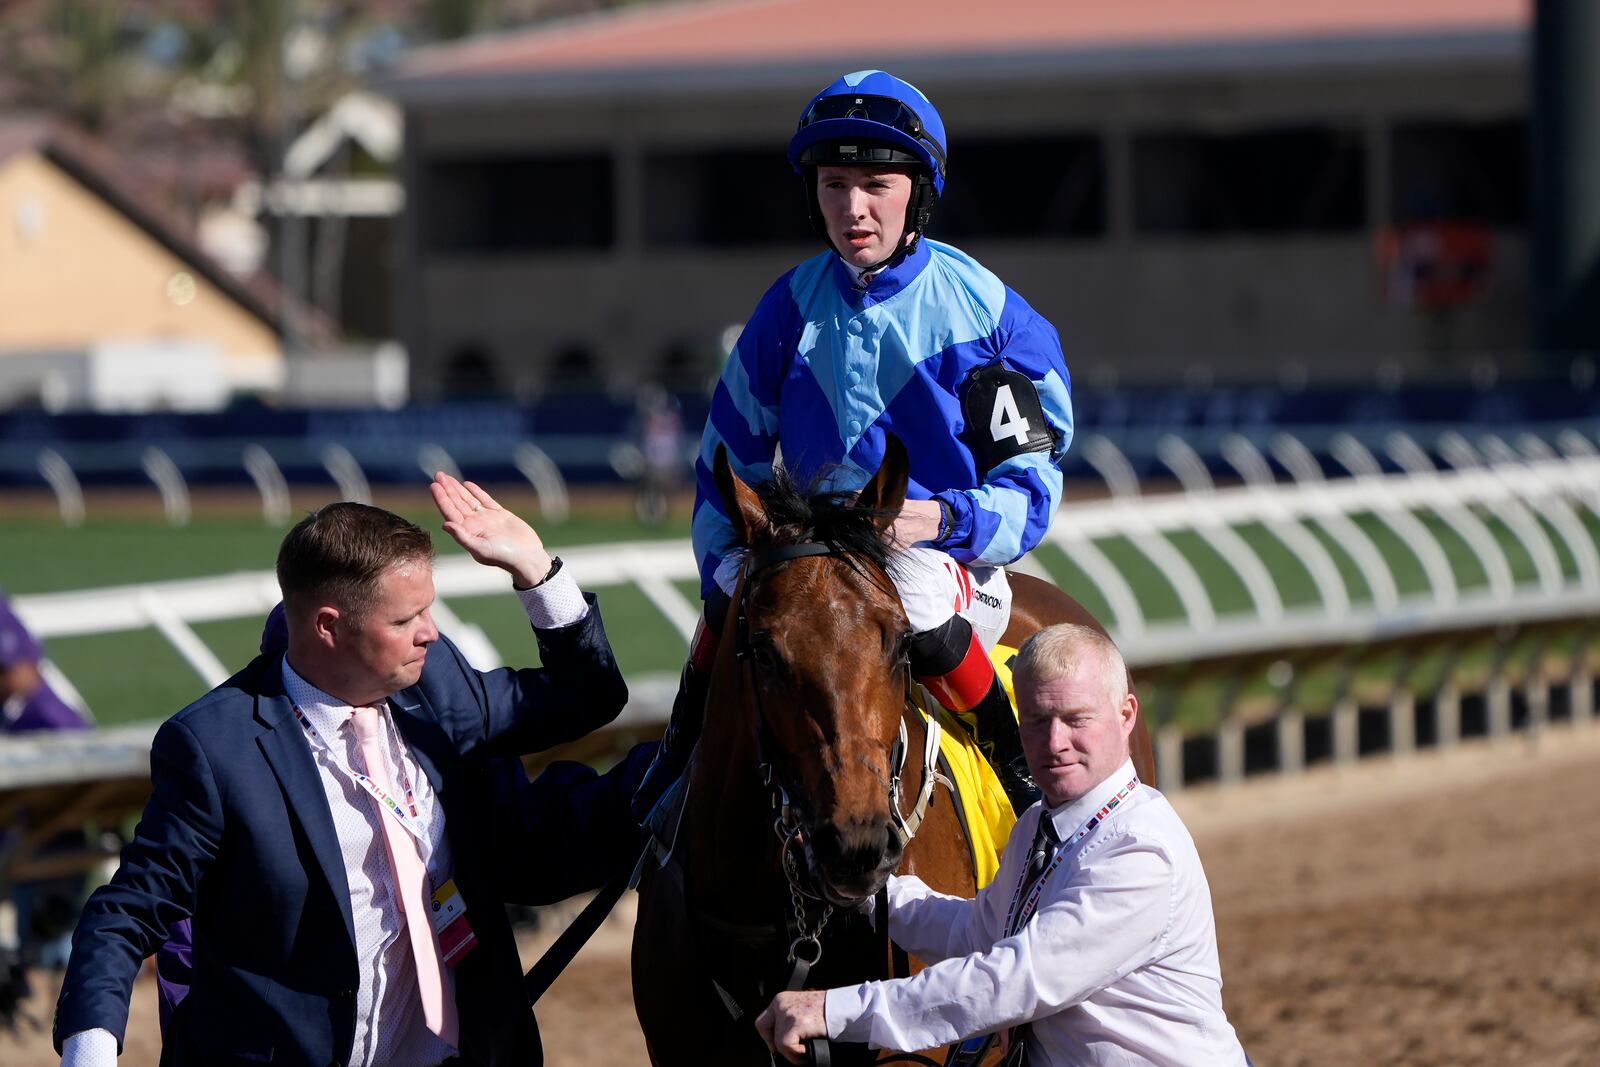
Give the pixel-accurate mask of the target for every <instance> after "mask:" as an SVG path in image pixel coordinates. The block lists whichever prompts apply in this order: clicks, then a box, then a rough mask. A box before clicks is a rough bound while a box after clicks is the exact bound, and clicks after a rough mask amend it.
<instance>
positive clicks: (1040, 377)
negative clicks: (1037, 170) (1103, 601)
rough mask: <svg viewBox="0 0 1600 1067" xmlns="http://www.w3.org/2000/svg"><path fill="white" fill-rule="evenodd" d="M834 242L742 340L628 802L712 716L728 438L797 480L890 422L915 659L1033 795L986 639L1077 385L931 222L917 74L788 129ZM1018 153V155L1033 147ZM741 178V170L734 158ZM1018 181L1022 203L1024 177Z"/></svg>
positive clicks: (1047, 342)
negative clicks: (720, 463) (696, 595)
mask: <svg viewBox="0 0 1600 1067" xmlns="http://www.w3.org/2000/svg"><path fill="white" fill-rule="evenodd" d="M788 158H789V163H790V164H791V166H793V168H794V169H795V171H796V172H797V173H798V174H799V175H800V177H801V180H802V183H803V184H802V189H803V195H804V197H805V203H806V208H807V210H808V212H809V214H810V217H811V222H812V226H813V228H814V229H815V230H816V232H817V234H818V236H819V237H821V239H822V241H823V243H824V245H825V246H826V249H827V250H826V251H824V252H823V253H822V254H820V255H818V256H815V257H813V258H811V259H809V260H807V261H805V262H804V263H802V264H800V265H799V266H798V267H796V268H794V269H793V270H791V271H790V272H789V273H787V274H785V275H784V276H783V277H781V278H779V279H778V281H777V282H776V283H775V284H774V285H773V286H772V287H771V288H770V289H768V291H767V293H766V295H765V296H763V297H762V298H761V302H760V304H758V305H757V307H756V310H755V314H754V315H753V316H752V317H751V319H750V321H749V323H748V324H747V325H746V327H745V329H744V332H743V334H742V335H741V336H740V338H739V340H738V343H737V344H736V345H735V347H734V350H733V352H732V353H731V354H730V355H729V357H728V362H727V366H726V367H725V369H724V370H723V373H722V378H721V380H720V382H719V383H718V385H717V388H716V392H715V395H714V396H713V398H712V403H711V415H710V418H709V419H708V420H707V422H706V427H705V431H704V434H703V436H702V437H701V444H700V457H699V461H698V463H697V464H696V466H695V471H696V487H695V488H696V491H695V510H694V548H695V555H696V558H697V560H698V562H699V566H700V586H701V596H702V597H703V598H704V599H705V611H704V615H703V617H702V619H701V622H700V625H699V627H698V629H697V631H696V635H695V638H694V642H693V645H692V648H691V651H690V655H689V660H688V663H687V664H686V665H685V667H684V671H683V677H682V680H681V681H680V684H679V694H678V699H677V701H676V702H675V704H674V707H673V711H672V719H671V723H670V725H669V726H668V728H667V733H666V735H665V737H664V738H663V741H662V748H661V755H660V756H659V758H658V764H659V765H658V767H656V768H654V769H652V771H651V774H650V776H649V777H648V778H647V779H646V784H645V788H644V790H642V791H641V794H640V797H639V798H638V802H637V803H636V805H635V810H636V811H637V812H638V813H639V814H640V815H641V817H647V818H650V821H652V822H656V821H658V818H657V817H652V816H650V814H649V813H650V812H651V811H652V810H654V811H655V812H657V813H658V815H659V813H660V812H664V811H666V810H669V809H671V808H672V807H673V805H671V804H665V805H662V804H659V803H658V801H659V798H660V797H661V796H662V795H663V794H664V793H666V792H667V791H668V787H669V786H670V785H671V783H672V782H674V781H677V780H679V779H680V778H681V776H682V771H683V768H684V767H685V766H686V765H687V763H688V759H689V754H690V752H691V750H692V749H693V747H694V742H695V740H696V739H697V738H698V736H699V733H700V729H701V726H702V723H703V717H704V710H705V699H706V693H707V690H708V688H709V679H710V669H711V664H712V662H713V661H714V658H715V650H716V645H717V634H718V631H719V630H720V629H721V626H722V623H723V618H724V616H725V615H726V613H727V605H728V598H729V595H730V594H731V592H732V590H733V588H734V584H735V582H736V581H737V579H738V574H739V567H740V565H741V563H742V556H741V554H740V553H739V552H737V551H735V546H733V545H732V544H731V526H730V523H729V521H728V518H727V516H726V515H724V514H723V513H722V501H721V499H720V496H719V494H718V490H717V487H716V484H715V480H714V477H713V474H712V469H713V465H714V461H715V458H716V455H717V452H718V451H719V450H724V449H725V450H726V452H727V457H728V461H729V463H730V465H731V466H732V468H733V470H734V472H735V473H736V474H738V475H739V477H741V478H742V479H744V480H745V481H747V482H750V483H760V482H764V481H766V480H768V478H769V477H770V474H771V471H772V467H773V464H774V463H775V462H777V461H778V456H779V452H780V449H781V455H782V459H781V462H782V463H783V465H784V467H785V468H786V469H787V470H788V471H789V473H790V474H791V475H792V476H793V478H794V480H795V481H796V482H797V483H798V484H800V485H802V486H804V485H807V484H808V483H813V482H815V484H817V485H818V486H819V488H821V489H822V490H825V491H834V492H842V493H853V492H856V491H859V490H860V489H861V487H862V486H863V485H865V484H866V481H867V478H868V477H869V476H870V474H871V472H873V471H875V470H877V468H878V466H879V465H880V463H881V462H882V459H883V455H884V448H885V443H884V442H885V440H886V435H887V434H889V433H891V432H892V433H894V434H895V435H896V436H898V437H899V438H900V439H901V440H902V441H903V442H904V443H905V446H906V450H907V453H908V455H909V457H910V462H911V484H910V487H909V491H908V493H907V501H906V504H905V506H904V508H903V509H902V511H901V512H900V515H899V518H898V519H896V520H895V522H894V525H893V528H892V530H891V536H892V537H893V539H894V540H895V542H896V543H897V544H898V545H899V546H900V547H902V548H904V549H906V551H905V552H903V553H902V554H901V556H900V557H899V559H898V560H897V565H896V567H895V568H893V570H892V577H893V580H894V582H895V586H896V589H897V590H898V592H899V594H900V599H901V602H902V604H903V605H904V607H905V611H906V616H907V618H908V620H909V621H910V623H911V627H912V630H913V631H914V632H915V637H914V639H913V641H912V644H911V648H910V658H911V667H912V672H913V674H915V675H916V676H917V679H918V681H920V682H922V683H923V684H924V685H926V686H927V687H928V688H929V689H930V690H931V691H932V692H933V693H934V695H935V696H936V697H938V698H939V700H940V702H941V703H943V704H944V705H945V706H946V707H948V708H950V710H951V711H953V712H955V713H956V714H957V715H958V716H959V717H960V718H961V719H962V721H963V723H964V724H965V725H966V726H967V727H968V729H969V730H971V731H972V733H973V736H974V738H975V739H976V740H977V742H978V745H979V747H980V748H981V749H983V751H984V753H985V755H986V756H987V757H988V758H989V761H990V763H991V764H992V765H993V766H994V768H995V770H996V772H997V773H998V775H999V777H1000V781H1001V784H1002V785H1003V786H1004V787H1005V789H1006V793H1007V795H1008V796H1009V797H1010V798H1011V802H1012V806H1013V807H1014V808H1015V809H1016V810H1017V811H1019V812H1020V811H1022V810H1024V809H1026V808H1027V807H1028V805H1029V804H1031V803H1032V802H1033V800H1034V799H1035V798H1036V797H1037V795H1038V793H1037V790H1036V789H1035V788H1034V787H1033V784H1032V783H1031V782H1030V781H1029V780H1028V773H1027V767H1026V765H1025V763H1024V760H1023V757H1022V748H1021V743H1020V741H1019V740H1018V736H1017V720H1016V717H1015V714H1014V713H1013V711H1012V709H1011V702H1010V699H1009V698H1008V697H1007V695H1006V693H1005V690H1004V688H1003V687H1002V686H1001V684H1000V682H999V680H998V679H997V678H996V676H995V673H994V669H993V666H992V665H991V664H990V661H989V655H988V649H989V648H991V647H992V646H993V645H994V643H995V642H996V641H998V640H999V637H1000V635H1001V634H1003V633H1004V632H1005V628H1006V624H1007V622H1008V621H1009V618H1010V605H1011V590H1010V586H1009V585H1008V583H1007V581H1006V576H1005V570H1004V566H1005V564H1008V563H1011V562H1013V561H1015V560H1016V559H1018V558H1019V557H1020V556H1022V555H1023V554H1024V553H1026V552H1028V551H1029V550H1031V549H1032V548H1033V547H1034V546H1035V545H1037V544H1038V543H1039V541H1040V540H1041V539H1042V538H1043V537H1044V534H1045V532H1046V531H1047V530H1048V528H1049V525H1050V520H1051V517H1052V516H1053V515H1054V514H1055V511H1056V507H1057V505H1058V504H1059V503H1060V500H1061V470H1060V464H1061V461H1062V460H1063V459H1064V458H1065V456H1066V452H1067V448H1068V446H1069V444H1070V443H1071V441H1072V399H1071V387H1070V381H1069V377H1068V373H1067V367H1066V363H1065V361H1064V359H1063V357H1062V354H1061V344H1060V341H1059V339H1058V338H1057V336H1056V331H1055V328H1054V327H1053V326H1051V325H1050V323H1049V322H1047V321H1045V319H1044V318H1043V317H1042V316H1040V315H1039V314H1038V313H1037V312H1036V311H1034V310H1033V308H1031V307H1030V306H1029V305H1028V304H1027V302H1026V301H1025V300H1023V299H1022V297H1020V296H1018V295H1017V294H1016V293H1015V292H1013V291H1012V290H1010V289H1009V288H1007V287H1006V286H1005V284H1004V283H1003V282H1001V280H1000V279H999V278H997V277H995V275H994V274H992V273H991V272H990V271H988V270H986V269H985V268H984V267H983V266H982V265H981V264H979V263H978V262H977V261H976V260H974V259H973V258H972V257H971V256H968V255H967V254H966V253H964V252H962V251H961V250H960V249H957V248H954V247H952V246H950V245H947V244H941V243H939V242H937V241H933V240H930V239H929V238H928V237H927V236H926V231H927V229H928V226H929V221H930V219H931V217H932V214H933V208H934V205H935V203H936V202H937V201H938V199H939V196H940V195H941V194H942V193H943V191H944V182H945V167H946V158H947V150H946V139H945V131H944V123H943V121H942V120H941V119H940V117H939V113H938V112H937V111H936V110H935V109H934V106H933V104H932V103H930V102H929V100H928V98H927V97H926V96H924V95H923V94H922V92H921V91H920V90H918V89H917V88H916V87H915V86H913V85H911V84H910V83H908V82H905V81H902V80H901V79H899V78H896V77H894V76H893V75H891V74H887V73H885V72H884V71H881V70H864V71H857V72H856V73H854V74H847V75H845V76H844V77H842V78H840V79H838V80H837V81H835V82H833V83H832V84H831V85H829V86H827V87H826V88H824V89H823V90H822V91H821V92H820V93H818V94H817V95H816V96H815V97H813V98H812V99H811V101H810V102H809V103H808V104H807V105H806V107H805V109H804V111H803V112H802V113H801V117H800V122H799V127H798V129H797V130H796V131H795V133H794V135H793V137H792V138H791V139H790V141H789V150H788ZM1031 165H1033V164H1031V163H1030V162H1029V161H1028V160H1018V161H1017V166H1018V168H1019V173H1023V174H1025V173H1026V168H1027V167H1029V166H1031ZM724 178H725V180H726V181H728V182H737V181H739V180H740V175H739V174H737V173H733V172H730V173H728V174H726V175H724ZM1018 187H1019V190H1023V191H1022V192H1020V193H1019V203H1018V204H1015V205H1008V206H1007V209H1008V210H1027V203H1026V191H1025V190H1026V182H1025V181H1024V180H1022V179H1019V186H1018Z"/></svg>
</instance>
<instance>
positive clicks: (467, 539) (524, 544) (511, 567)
mask: <svg viewBox="0 0 1600 1067" xmlns="http://www.w3.org/2000/svg"><path fill="white" fill-rule="evenodd" d="M428 490H429V492H431V493H432V494H433V503H434V505H435V506H436V507H438V509H439V514H440V515H443V516H444V532H445V533H447V534H449V535H450V536H451V537H453V538H455V542H456V544H458V545H460V546H461V547H462V548H464V549H466V550H467V554H468V555H470V556H471V557H472V558H473V559H475V560H477V561H478V562H479V563H482V564H485V565H487V566H490V567H499V568H500V569H501V570H503V571H505V572H507V573H508V574H510V575H511V581H512V584H514V585H515V586H516V587H517V588H518V589H531V588H532V587H533V586H535V585H538V584H539V583H540V582H541V581H543V580H544V578H545V575H547V574H549V573H550V553H548V552H546V551H545V548H544V542H543V541H541V540H540V539H539V535H538V534H537V533H535V532H534V529H533V527H532V526H529V525H528V524H527V523H526V522H524V521H522V519H520V518H518V517H517V516H516V515H513V514H512V513H511V512H509V511H507V510H506V509H505V508H503V507H501V506H500V505H499V504H498V503H496V502H495V499H494V497H492V496H490V495H489V494H488V493H486V492H484V491H483V489H482V488H481V487H480V486H479V485H478V484H477V483H476V482H467V483H465V484H463V483H461V482H459V481H457V480H456V479H454V478H452V477H451V476H450V475H448V474H446V473H444V472H443V471H440V472H439V473H437V474H435V475H434V476H433V484H432V485H430V486H428Z"/></svg>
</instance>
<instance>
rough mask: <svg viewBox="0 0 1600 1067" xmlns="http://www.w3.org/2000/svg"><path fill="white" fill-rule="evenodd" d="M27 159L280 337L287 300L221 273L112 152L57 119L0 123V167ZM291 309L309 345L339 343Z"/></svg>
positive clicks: (262, 276)
mask: <svg viewBox="0 0 1600 1067" xmlns="http://www.w3.org/2000/svg"><path fill="white" fill-rule="evenodd" d="M30 152H36V153H38V154H39V155H41V156H42V157H43V158H45V159H47V160H49V161H50V162H51V163H53V164H54V165H55V166H57V167H59V168H60V169H61V170H62V171H64V172H65V173H66V174H67V175H68V176H70V177H71V178H72V179H73V180H75V181H77V182H78V183H79V184H81V185H83V186H84V187H85V188H87V189H88V190H89V191H91V192H92V193H94V194H95V195H96V196H98V197H99V198H100V199H101V200H103V201H105V202H106V203H107V204H109V205H110V206H111V207H112V208H113V209H114V210H116V211H117V212H118V213H119V214H121V215H122V216H124V217H125V218H127V219H128V221H129V222H131V223H133V224H134V225H135V226H137V227H138V228H139V229H140V230H142V231H144V233H145V234H146V235H147V236H149V237H150V238H151V239H152V240H154V241H156V242H157V243H158V244H160V245H161V246H162V247H163V248H165V249H166V250H167V251H168V252H170V253H172V254H173V255H174V256H176V257H178V258H179V259H181V260H183V261H184V262H185V263H186V264H188V265H189V266H190V268H191V269H193V270H194V271H195V272H196V273H198V274H199V275H201V276H202V277H203V278H205V279H206V280H207V281H208V282H210V283H211V284H212V285H215V286H216V287H217V288H218V289H220V290H222V292H224V293H225V294H227V296H228V297H229V298H230V299H232V300H233V301H234V302H235V303H237V304H238V305H239V306H240V307H242V308H244V309H245V310H246V311H247V312H249V313H250V314H252V315H254V316H255V317H256V318H258V319H260V320H261V321H262V322H263V323H265V324H266V325H267V326H269V327H271V329H272V330H273V331H274V332H276V333H278V334H279V335H281V334H282V332H283V315H284V309H285V306H286V304H287V302H288V301H289V296H288V294H287V293H285V292H284V290H283V288H282V286H280V285H279V284H278V281H277V279H276V278H274V277H273V276H272V275H270V274H268V273H266V272H265V271H259V272H257V273H256V274H255V275H253V276H251V277H250V278H245V279H241V278H239V277H237V276H235V275H233V274H231V273H230V272H229V271H227V270H226V269H224V268H223V267H222V265H221V264H219V263H217V262H216V261H215V260H214V259H212V258H211V257H210V256H208V255H207V254H206V253H205V251H204V250H202V249H201V247H200V244H199V241H198V240H197V239H196V238H195V236H194V234H193V232H192V231H191V230H190V228H189V227H188V226H187V225H185V224H184V223H183V222H182V220H180V219H179V218H177V217H176V216H175V215H173V214H172V213H171V212H170V211H169V210H168V209H167V208H166V206H165V205H164V203H163V198H162V196H161V193H160V191H159V190H158V189H157V188H156V187H155V186H154V185H153V184H152V183H151V182H149V181H147V180H144V179H143V178H141V176H140V175H139V174H138V172H137V171H136V170H135V169H134V168H132V167H129V166H128V165H127V164H126V162H125V161H124V160H123V159H122V157H120V156H118V155H117V154H116V153H115V152H113V151H112V150H111V149H110V148H108V147H106V146H105V145H103V144H101V143H100V142H98V141H96V140H95V139H94V138H92V137H90V136H89V135H88V134H86V133H84V132H83V131H81V130H79V129H77V128H75V127H73V126H71V125H68V124H66V123H64V122H60V121H58V120H55V119H50V118H44V117H36V116H20V117H17V116H13V117H0V167H3V166H5V164H6V163H7V162H9V161H10V160H11V158H12V157H13V156H17V155H22V154H25V153H30ZM289 306H293V307H295V308H296V309H297V310H296V314H295V319H296V322H297V325H298V326H299V327H300V332H301V333H302V334H303V335H304V336H305V337H306V338H307V339H309V340H313V341H319V342H325V341H329V340H332V339H333V337H334V336H335V335H336V333H337V331H336V330H335V328H334V326H333V324H332V322H331V321H330V320H329V319H328V317H327V316H326V315H324V314H323V313H322V312H321V311H319V310H318V309H316V308H314V307H309V306H307V305H303V304H300V303H299V302H298V301H296V302H294V304H292V305H289Z"/></svg>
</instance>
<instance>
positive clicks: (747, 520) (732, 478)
mask: <svg viewBox="0 0 1600 1067" xmlns="http://www.w3.org/2000/svg"><path fill="white" fill-rule="evenodd" d="M711 474H712V477H714V478H715V479H716V482H717V492H718V493H720V494H721V496H722V513H723V514H724V515H726V516H728V521H729V522H730V523H732V524H733V540H734V543H735V544H738V545H742V546H744V547H749V546H750V544H751V543H752V541H753V540H754V534H755V531H756V530H758V529H760V528H762V527H763V526H765V525H766V523H767V513H766V511H765V510H763V508H762V507H761V498H760V497H759V496H757V495H756V491H755V490H754V489H752V488H750V487H749V486H748V485H746V484H745V483H744V480H743V479H742V478H740V477H739V476H738V475H737V474H735V473H733V465H732V464H730V463H729V462H728V447H727V446H726V445H718V446H717V455H716V458H715V459H714V460H713V461H712V463H711Z"/></svg>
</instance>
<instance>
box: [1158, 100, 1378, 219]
mask: <svg viewBox="0 0 1600 1067" xmlns="http://www.w3.org/2000/svg"><path fill="white" fill-rule="evenodd" d="M1365 157H1366V152H1365V150H1364V148H1363V145H1362V142H1361V135H1360V132H1359V131H1358V130H1356V129H1354V128H1351V129H1345V128H1340V127H1334V126H1325V127H1311V126H1301V127H1285V128H1278V129H1270V130H1254V131H1249V132H1242V133H1227V134H1218V133H1195V132H1186V131H1185V132H1180V131H1161V132H1151V133H1145V134H1140V135H1137V136H1135V137H1134V140H1133V179H1134V181H1133V185H1134V203H1133V217H1134V230H1135V231H1136V232H1137V233H1140V234H1145V235H1169V234H1170V235H1187V234H1197V235H1217V234H1292V233H1349V232H1353V231H1357V230H1360V229H1362V228H1363V227H1364V226H1365V224H1366V211H1367V207H1366V191H1365V186H1364V173H1363V171H1364V167H1365Z"/></svg>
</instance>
